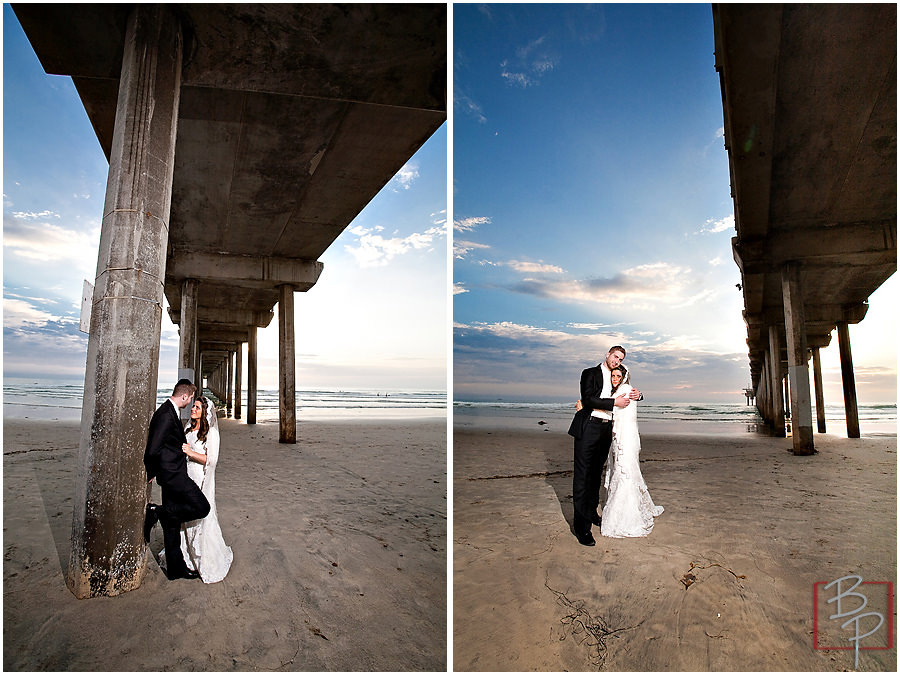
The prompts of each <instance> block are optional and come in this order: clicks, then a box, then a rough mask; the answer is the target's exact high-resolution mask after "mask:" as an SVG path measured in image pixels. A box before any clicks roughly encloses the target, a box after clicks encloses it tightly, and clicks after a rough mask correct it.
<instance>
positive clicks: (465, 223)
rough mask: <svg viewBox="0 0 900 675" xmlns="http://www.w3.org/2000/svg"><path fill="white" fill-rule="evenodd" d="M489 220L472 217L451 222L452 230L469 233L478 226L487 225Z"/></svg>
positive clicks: (486, 217)
mask: <svg viewBox="0 0 900 675" xmlns="http://www.w3.org/2000/svg"><path fill="white" fill-rule="evenodd" d="M490 222H491V219H490V218H489V217H488V216H472V217H471V218H460V219H458V220H454V221H453V229H454V230H456V231H457V232H471V231H472V230H474V229H475V228H476V227H478V226H479V225H489V224H490Z"/></svg>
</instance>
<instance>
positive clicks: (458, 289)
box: [453, 283, 469, 295]
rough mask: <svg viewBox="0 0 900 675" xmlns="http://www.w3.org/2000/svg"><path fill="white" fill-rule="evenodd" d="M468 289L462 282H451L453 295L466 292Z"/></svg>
mask: <svg viewBox="0 0 900 675" xmlns="http://www.w3.org/2000/svg"><path fill="white" fill-rule="evenodd" d="M468 292H469V289H468V288H466V287H465V285H464V284H461V283H460V284H453V295H460V294H462V293H468Z"/></svg>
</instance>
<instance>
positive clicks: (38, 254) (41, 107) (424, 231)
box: [3, 4, 449, 390]
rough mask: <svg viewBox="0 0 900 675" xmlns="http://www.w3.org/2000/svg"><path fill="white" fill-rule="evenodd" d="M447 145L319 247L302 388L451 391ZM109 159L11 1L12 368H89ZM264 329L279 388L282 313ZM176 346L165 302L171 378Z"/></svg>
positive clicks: (8, 246) (307, 297) (6, 9)
mask: <svg viewBox="0 0 900 675" xmlns="http://www.w3.org/2000/svg"><path fill="white" fill-rule="evenodd" d="M446 148H447V125H446V124H445V125H444V126H442V127H441V128H440V129H439V130H438V131H437V132H436V133H435V134H434V135H433V136H432V137H431V139H429V140H428V142H426V143H425V145H423V146H422V148H420V150H419V151H418V152H417V153H416V155H414V156H413V157H412V158H411V159H410V160H409V162H407V164H406V166H404V167H403V169H402V170H401V171H400V172H399V173H398V174H397V176H395V177H394V179H393V180H392V181H391V182H390V183H389V184H388V185H387V186H386V187H385V188H384V189H383V190H382V191H381V193H379V195H378V196H377V197H376V198H375V199H374V200H373V201H372V202H371V203H370V204H369V205H368V206H367V207H366V209H365V210H364V211H363V212H362V213H361V214H360V215H359V216H358V217H357V218H356V220H354V222H353V223H352V224H351V225H350V227H348V228H347V229H346V230H345V231H344V233H343V234H342V235H341V236H340V237H339V238H338V239H337V240H335V242H334V243H333V244H332V245H331V247H330V248H329V249H328V250H327V251H326V252H325V253H324V255H323V256H322V257H321V258H320V259H321V260H322V262H323V263H324V264H325V267H324V271H323V273H322V276H321V277H320V280H319V282H318V283H317V284H316V286H314V287H313V288H312V289H311V290H310V291H309V292H307V293H297V294H296V295H295V313H296V318H297V330H296V352H297V387H298V389H305V388H318V387H333V388H341V389H376V390H387V389H419V390H423V389H427V390H444V389H446V385H447V351H448V328H447V315H448V304H449V297H448V296H449V294H448V271H447V267H448V265H447V260H448V254H447V246H448V239H449V237H448V226H447V212H446V203H447V154H446V153H447V150H446ZM108 169H109V166H108V164H107V162H106V159H105V157H104V155H103V152H102V151H101V149H100V144H99V143H98V141H97V139H96V137H95V135H94V133H93V130H92V129H91V126H90V123H89V121H88V118H87V114H86V113H85V112H84V109H83V107H82V105H81V103H80V101H79V98H78V95H77V93H76V91H75V88H74V86H73V85H72V82H71V79H70V78H67V77H59V76H51V75H46V74H44V72H43V69H42V68H41V66H40V64H39V62H38V60H37V57H36V56H35V55H34V52H33V51H32V49H31V46H30V45H29V44H28V41H27V39H26V38H25V36H24V34H23V32H22V30H21V28H20V26H19V24H18V21H17V20H16V18H15V14H14V13H13V12H12V10H11V8H10V6H9V5H7V4H4V6H3V372H4V377H5V378H6V377H28V378H35V379H37V378H42V379H53V380H59V379H72V380H82V379H83V377H84V364H85V357H86V353H87V336H86V335H85V334H83V333H80V332H79V331H78V320H79V315H80V301H81V292H82V284H83V280H85V279H87V280H89V281H91V282H93V280H94V277H95V273H96V264H97V247H98V244H99V238H100V218H101V214H102V210H103V200H104V193H105V187H106V177H107V172H108ZM258 339H259V354H260V358H259V386H260V387H261V388H276V387H277V382H278V373H277V362H276V359H275V355H277V345H278V338H277V321H273V322H272V324H271V325H270V326H269V327H268V328H266V329H264V330H261V331H260V333H259V336H258ZM177 348H178V336H177V332H176V327H175V326H174V325H172V324H171V322H170V321H169V319H168V315H167V314H165V313H164V315H163V319H162V341H161V352H160V370H159V380H160V383H161V384H162V385H163V386H169V385H170V384H171V383H172V382H174V379H175V378H176V366H177ZM245 351H246V350H245ZM244 372H245V373H246V369H245V371H244ZM245 382H246V377H245Z"/></svg>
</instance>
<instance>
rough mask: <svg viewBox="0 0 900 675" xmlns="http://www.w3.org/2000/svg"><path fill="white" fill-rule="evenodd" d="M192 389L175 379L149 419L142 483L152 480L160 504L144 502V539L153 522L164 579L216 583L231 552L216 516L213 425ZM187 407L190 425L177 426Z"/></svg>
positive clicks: (207, 405) (211, 409)
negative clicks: (159, 537) (158, 531)
mask: <svg viewBox="0 0 900 675" xmlns="http://www.w3.org/2000/svg"><path fill="white" fill-rule="evenodd" d="M195 391H196V387H195V386H194V385H193V384H192V383H191V381H190V380H179V381H178V383H177V384H176V385H175V389H174V390H173V392H172V395H171V396H170V397H169V398H168V399H167V400H165V401H163V403H162V405H161V406H159V408H158V409H157V410H156V412H155V413H154V414H153V417H152V418H151V420H150V430H149V432H148V434H147V447H146V449H145V451H144V466H145V467H146V469H147V480H148V481H152V480H153V479H154V478H155V479H156V482H157V483H159V487H160V490H161V492H162V504H152V503H151V504H148V505H147V511H146V515H145V518H144V541H146V542H149V541H150V532H151V530H152V529H153V526H154V525H155V524H156V523H157V522H158V523H159V524H160V525H161V526H162V530H163V540H164V541H165V551H164V552H162V553H161V554H160V556H159V562H160V565H161V566H162V567H163V568H164V570H165V573H166V576H167V577H168V578H169V579H170V580H174V579H197V578H200V579H202V580H203V581H204V582H205V583H208V584H209V583H214V582H217V581H221V580H222V579H224V578H225V575H226V574H227V573H228V569H229V568H230V567H231V561H232V559H233V554H232V551H231V547H229V546H226V545H225V540H224V539H223V538H222V530H221V528H220V527H219V521H218V516H217V514H216V498H215V467H216V464H217V463H218V458H219V422H218V419H217V417H216V407H215V405H214V404H213V403H212V401H210V400H209V399H208V398H206V397H203V396H200V397H198V398H197V400H195V401H194V400H193V399H194V392H195ZM188 405H190V406H191V422H190V424H189V426H188V428H187V429H185V428H184V427H183V426H182V424H181V418H180V414H179V411H180V410H181V409H182V408H185V407H187V406H188Z"/></svg>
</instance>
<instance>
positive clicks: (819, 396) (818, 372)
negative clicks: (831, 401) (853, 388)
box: [812, 347, 825, 434]
mask: <svg viewBox="0 0 900 675" xmlns="http://www.w3.org/2000/svg"><path fill="white" fill-rule="evenodd" d="M812 356H813V387H814V388H815V391H816V422H817V423H818V429H819V433H820V434H824V433H825V392H824V390H823V389H822V358H821V357H820V356H819V348H818V347H814V348H813V350H812Z"/></svg>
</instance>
